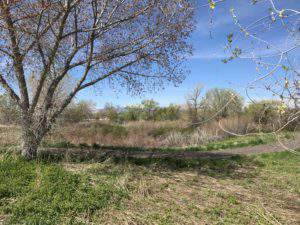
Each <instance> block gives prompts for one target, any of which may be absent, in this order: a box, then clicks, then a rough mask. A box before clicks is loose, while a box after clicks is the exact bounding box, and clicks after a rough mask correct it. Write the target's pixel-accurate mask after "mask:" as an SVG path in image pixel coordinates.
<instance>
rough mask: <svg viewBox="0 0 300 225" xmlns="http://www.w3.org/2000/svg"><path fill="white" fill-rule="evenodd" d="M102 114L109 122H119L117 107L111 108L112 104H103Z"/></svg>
mask: <svg viewBox="0 0 300 225" xmlns="http://www.w3.org/2000/svg"><path fill="white" fill-rule="evenodd" d="M103 114H104V116H105V117H106V118H107V119H109V121H111V122H117V121H118V120H119V112H118V109H117V107H115V106H113V104H111V103H107V104H105V107H104V110H103Z"/></svg>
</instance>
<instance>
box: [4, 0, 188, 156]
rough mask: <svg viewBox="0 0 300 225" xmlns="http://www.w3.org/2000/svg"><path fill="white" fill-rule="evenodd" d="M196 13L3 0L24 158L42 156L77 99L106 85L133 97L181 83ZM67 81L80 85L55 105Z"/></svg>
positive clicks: (84, 1)
mask: <svg viewBox="0 0 300 225" xmlns="http://www.w3.org/2000/svg"><path fill="white" fill-rule="evenodd" d="M193 12H194V7H193V5H192V3H191V1H189V0H158V1H155V0H142V1H136V0H128V1H118V0H110V1H101V0H57V1H44V0H30V1H29V0H24V1H6V0H0V13H1V17H0V24H1V29H0V40H1V41H0V60H1V63H0V85H1V86H2V88H3V89H4V90H5V91H6V93H7V94H8V95H9V96H10V98H11V99H12V100H13V101H14V102H15V104H16V105H17V106H18V108H19V110H20V112H21V126H22V145H23V148H22V155H23V156H24V157H26V158H27V159H32V158H34V157H36V154H37V148H38V146H39V144H40V142H41V140H42V138H43V137H44V136H45V134H46V133H47V132H49V130H50V129H51V127H52V125H53V124H54V123H55V121H56V119H57V117H58V116H59V115H60V114H61V113H62V112H63V110H64V109H65V108H66V107H67V106H68V105H69V104H70V102H71V101H72V100H73V99H74V97H75V96H76V95H77V94H78V93H79V92H80V91H82V90H84V89H86V88H89V87H91V86H94V85H97V84H99V83H100V82H101V81H103V80H105V79H108V80H109V81H110V82H109V83H110V84H111V85H112V86H113V87H116V86H118V87H119V86H122V87H127V88H128V90H129V91H131V92H132V93H139V92H141V91H142V90H144V89H147V88H148V89H150V88H149V87H151V89H152V88H153V87H155V86H157V85H158V87H161V86H162V84H163V82H164V81H172V82H174V83H180V82H181V81H182V79H183V78H184V75H185V71H183V70H182V68H181V67H180V66H179V64H180V63H182V61H183V59H185V57H186V56H187V55H188V53H190V51H191V48H190V45H189V43H188V42H187V38H188V37H189V36H190V33H191V31H192V29H193V26H194V21H193ZM32 73H34V74H35V79H36V80H37V83H36V86H35V88H34V90H33V91H32V93H33V94H32V95H30V94H29V88H28V77H29V74H32ZM67 76H72V78H74V80H75V82H74V85H72V87H71V89H70V90H68V91H67V93H66V96H65V97H64V99H62V100H61V101H60V102H59V104H54V103H55V96H57V93H59V87H60V86H61V85H60V84H61V82H62V81H63V80H64V79H65V77H67Z"/></svg>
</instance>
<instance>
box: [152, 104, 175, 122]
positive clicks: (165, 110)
mask: <svg viewBox="0 0 300 225" xmlns="http://www.w3.org/2000/svg"><path fill="white" fill-rule="evenodd" d="M179 117H180V106H178V105H175V104H170V105H169V106H167V107H160V108H159V109H158V110H157V111H156V114H155V120H177V119H179Z"/></svg>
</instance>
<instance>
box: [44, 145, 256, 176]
mask: <svg viewBox="0 0 300 225" xmlns="http://www.w3.org/2000/svg"><path fill="white" fill-rule="evenodd" d="M39 159H40V160H44V161H46V162H51V161H52V162H53V161H55V162H57V161H67V162H72V163H76V162H77V163H80V162H103V161H105V160H107V159H112V160H113V162H114V163H116V164H132V165H137V166H143V167H147V168H149V169H154V170H161V171H163V170H172V171H174V170H176V171H184V170H193V171H197V172H198V173H199V174H204V175H209V176H212V177H223V178H226V177H228V178H234V179H242V178H245V177H253V176H255V175H256V171H257V170H255V168H257V167H260V166H262V164H261V163H260V162H259V161H258V160H256V159H255V158H254V157H251V156H242V155H235V154H228V153H226V154H225V153H224V154H222V153H212V152H187V151H186V152H157V151H125V150H93V149H61V148H59V149H54V148H52V149H43V150H42V151H40V152H39Z"/></svg>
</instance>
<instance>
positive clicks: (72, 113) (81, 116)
mask: <svg viewBox="0 0 300 225" xmlns="http://www.w3.org/2000/svg"><path fill="white" fill-rule="evenodd" d="M93 116H94V104H93V103H92V102H88V101H79V102H77V103H72V104H70V105H69V106H68V107H67V108H66V110H65V111H64V113H63V114H62V116H61V120H62V122H67V123H78V122H82V121H85V120H88V119H92V118H93Z"/></svg>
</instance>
